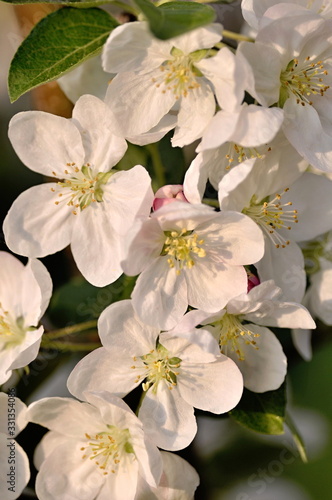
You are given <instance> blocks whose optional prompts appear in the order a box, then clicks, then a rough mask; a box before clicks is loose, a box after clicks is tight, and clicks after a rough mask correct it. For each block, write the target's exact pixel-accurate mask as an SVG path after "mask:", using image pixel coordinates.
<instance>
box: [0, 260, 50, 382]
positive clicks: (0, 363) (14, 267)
mask: <svg viewBox="0 0 332 500" xmlns="http://www.w3.org/2000/svg"><path fill="white" fill-rule="evenodd" d="M51 294H52V281H51V278H50V275H49V273H48V271H47V269H46V268H45V266H44V265H43V264H42V263H41V262H39V261H38V260H35V259H31V260H29V262H28V264H27V265H26V266H24V265H23V264H22V263H21V262H20V261H19V260H18V259H16V257H14V256H13V255H11V254H9V253H7V252H0V384H3V383H4V382H6V381H7V380H8V379H9V378H10V376H11V373H12V370H15V369H16V368H22V367H24V366H26V365H28V364H29V363H30V362H31V361H33V360H34V359H35V357H36V356H37V354H38V351H39V346H40V342H41V337H42V335H43V332H44V328H43V327H42V326H40V327H38V323H39V320H40V318H41V317H42V316H43V314H44V312H45V310H46V308H47V306H48V303H49V300H50V298H51Z"/></svg>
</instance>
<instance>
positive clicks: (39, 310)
mask: <svg viewBox="0 0 332 500" xmlns="http://www.w3.org/2000/svg"><path fill="white" fill-rule="evenodd" d="M51 296H52V280H51V276H50V274H49V272H48V271H47V269H46V267H45V266H44V264H42V263H41V262H40V261H39V260H37V259H31V260H29V262H28V264H27V265H26V267H25V270H24V275H23V279H22V282H21V297H22V298H21V303H22V315H23V316H24V319H25V325H27V326H35V325H37V324H38V321H39V319H40V318H41V317H42V316H43V314H44V312H45V310H46V309H47V306H48V304H49V301H50V299H51Z"/></svg>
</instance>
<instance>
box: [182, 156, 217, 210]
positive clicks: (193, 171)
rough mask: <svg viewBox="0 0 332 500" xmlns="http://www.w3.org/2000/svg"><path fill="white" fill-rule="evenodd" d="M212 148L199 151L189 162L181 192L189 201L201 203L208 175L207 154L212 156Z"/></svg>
mask: <svg viewBox="0 0 332 500" xmlns="http://www.w3.org/2000/svg"><path fill="white" fill-rule="evenodd" d="M213 154H214V150H212V151H207V152H203V153H199V154H198V155H197V156H196V158H195V159H194V160H193V161H192V162H191V164H190V166H189V168H188V170H187V172H186V174H185V176H184V182H183V192H184V195H185V197H186V198H187V200H188V201H189V203H201V201H202V199H203V196H204V192H205V189H206V184H207V181H208V175H209V164H208V159H207V156H208V157H209V156H213Z"/></svg>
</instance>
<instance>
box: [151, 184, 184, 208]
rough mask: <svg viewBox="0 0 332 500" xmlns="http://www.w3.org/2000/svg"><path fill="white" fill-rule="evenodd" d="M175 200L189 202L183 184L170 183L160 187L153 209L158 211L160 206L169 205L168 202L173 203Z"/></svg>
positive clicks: (155, 196)
mask: <svg viewBox="0 0 332 500" xmlns="http://www.w3.org/2000/svg"><path fill="white" fill-rule="evenodd" d="M173 201H183V202H185V203H189V202H188V200H187V198H186V197H185V195H184V194H183V186H182V185H181V184H168V185H167V186H163V187H161V188H160V189H158V191H157V192H156V194H155V195H154V200H153V205H152V207H153V210H154V211H156V210H158V208H161V207H163V206H165V205H168V203H172V202H173Z"/></svg>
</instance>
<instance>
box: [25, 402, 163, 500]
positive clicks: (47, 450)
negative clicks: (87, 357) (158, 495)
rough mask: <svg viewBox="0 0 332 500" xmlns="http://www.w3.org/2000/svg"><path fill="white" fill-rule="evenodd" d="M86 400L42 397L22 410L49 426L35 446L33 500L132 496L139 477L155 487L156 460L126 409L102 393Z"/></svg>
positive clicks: (154, 450)
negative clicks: (34, 497) (34, 495)
mask: <svg viewBox="0 0 332 500" xmlns="http://www.w3.org/2000/svg"><path fill="white" fill-rule="evenodd" d="M85 400H86V402H82V403H81V402H79V401H75V400H74V399H70V398H57V397H55V398H44V399H41V400H39V401H37V402H35V403H32V404H31V405H30V406H29V408H28V417H29V420H30V421H31V422H35V423H38V424H40V425H43V426H44V427H47V428H48V429H50V432H48V433H47V434H46V435H45V436H44V438H43V439H42V441H41V442H40V444H39V447H38V449H37V450H36V458H35V464H36V466H37V468H38V469H39V473H38V475H37V480H36V493H37V496H38V498H39V500H66V499H68V498H77V499H78V498H79V499H80V500H89V499H91V500H104V499H106V498H112V500H123V494H124V492H126V499H128V500H134V499H135V498H136V492H137V487H138V481H139V479H140V478H143V479H144V481H145V482H147V483H148V484H149V485H150V486H152V487H157V485H158V484H159V481H160V477H161V473H162V460H161V457H160V452H159V451H158V449H157V447H156V446H155V445H154V444H153V443H152V442H151V441H150V440H149V438H148V437H147V436H146V435H145V434H144V431H143V426H142V423H141V422H140V421H139V420H138V418H137V417H136V416H135V414H134V413H133V412H132V411H131V410H130V408H129V407H128V406H127V405H126V404H125V403H124V402H123V401H122V400H121V399H119V398H117V397H115V396H113V395H111V394H109V393H108V392H96V393H86V394H85Z"/></svg>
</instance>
